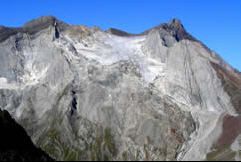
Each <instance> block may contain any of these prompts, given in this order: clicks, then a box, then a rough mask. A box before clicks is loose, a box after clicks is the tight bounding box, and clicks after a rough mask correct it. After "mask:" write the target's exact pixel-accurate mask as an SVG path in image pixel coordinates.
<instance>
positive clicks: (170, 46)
mask: <svg viewBox="0 0 241 162" xmlns="http://www.w3.org/2000/svg"><path fill="white" fill-rule="evenodd" d="M0 109H2V110H7V111H8V112H9V113H10V114H11V116H12V117H13V118H14V119H15V120H16V121H17V122H18V123H19V124H20V125H21V126H22V127H23V128H24V129H25V130H26V132H27V133H28V135H29V136H30V137H31V139H32V141H33V142H34V144H35V145H36V146H38V147H40V148H41V149H42V150H44V151H45V152H47V153H48V154H49V155H50V156H51V157H52V158H53V159H56V160H180V161H182V160H240V155H241V154H240V153H241V151H240V150H241V73H240V72H238V71H237V70H235V69H234V68H232V67H231V66H230V65H229V64H227V63H226V62H225V61H224V60H223V59H222V58H221V57H219V55H218V54H216V53H215V52H213V51H211V50H210V49H209V48H208V47H206V46H205V45H204V44H203V43H201V42H200V41H199V40H198V39H196V38H194V37H193V36H191V34H189V33H188V32H187V31H186V30H185V28H184V26H183V25H182V23H181V22H180V21H179V20H177V19H173V20H171V21H170V22H168V23H164V24H161V25H159V26H156V27H154V28H152V29H150V30H147V31H144V32H143V33H140V34H131V33H128V32H124V31H121V30H119V29H114V28H111V29H109V30H107V31H103V30H101V29H99V28H97V27H93V28H91V27H85V26H78V25H69V24H67V23H64V22H62V21H60V20H58V19H57V18H55V17H51V16H50V17H41V18H38V19H35V20H32V21H30V22H28V23H26V24H25V25H24V26H22V27H19V28H9V27H4V26H1V27H0ZM19 140H21V139H19Z"/></svg>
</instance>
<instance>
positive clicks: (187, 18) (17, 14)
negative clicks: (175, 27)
mask: <svg viewBox="0 0 241 162" xmlns="http://www.w3.org/2000/svg"><path fill="white" fill-rule="evenodd" d="M43 15H53V16H56V17H58V18H59V19H61V20H63V21H65V22H68V23H71V24H83V25H87V26H95V25H96V26H99V27H101V28H102V29H108V28H109V27H116V28H120V29H123V30H125V31H128V32H131V33H139V32H142V31H144V30H146V29H148V28H151V27H153V26H155V25H158V24H160V23H162V22H167V21H169V20H170V19H172V18H174V17H176V18H179V19H181V20H182V22H183V24H184V26H185V27H186V29H187V30H188V31H189V32H190V33H191V34H192V35H194V36H195V37H197V38H198V39H199V40H201V41H203V42H204V43H205V44H206V45H207V46H208V47H210V48H211V49H212V50H214V51H216V52H217V53H219V54H220V55H221V56H222V57H223V58H224V59H225V60H226V61H227V62H229V63H230V64H231V65H233V66H234V67H235V68H237V69H239V70H240V71H241V0H1V4H0V24H1V25H5V26H21V25H22V24H24V23H25V22H26V21H28V20H30V19H33V18H36V17H39V16H43Z"/></svg>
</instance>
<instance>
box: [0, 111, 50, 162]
mask: <svg viewBox="0 0 241 162" xmlns="http://www.w3.org/2000/svg"><path fill="white" fill-rule="evenodd" d="M0 129H1V134H0V161H53V160H52V159H51V158H50V157H49V156H48V155H47V154H46V153H44V152H43V151H42V150H40V149H38V148H36V147H35V146H34V144H33V143H32V141H31V139H30V137H29V136H28V135H27V133H26V132H25V131H24V129H23V128H22V127H21V126H20V125H18V124H17V123H16V122H15V121H14V119H12V118H11V116H10V114H9V113H8V112H7V111H2V110H0Z"/></svg>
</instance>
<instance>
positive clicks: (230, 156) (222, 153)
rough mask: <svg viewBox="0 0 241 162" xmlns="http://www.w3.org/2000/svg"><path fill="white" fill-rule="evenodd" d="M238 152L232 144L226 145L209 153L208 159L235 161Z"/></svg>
mask: <svg viewBox="0 0 241 162" xmlns="http://www.w3.org/2000/svg"><path fill="white" fill-rule="evenodd" d="M235 155H236V153H235V152H234V151H232V150H231V149H230V146H224V147H222V148H220V149H217V150H214V151H212V152H210V153H209V154H208V155H207V161H233V160H235Z"/></svg>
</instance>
